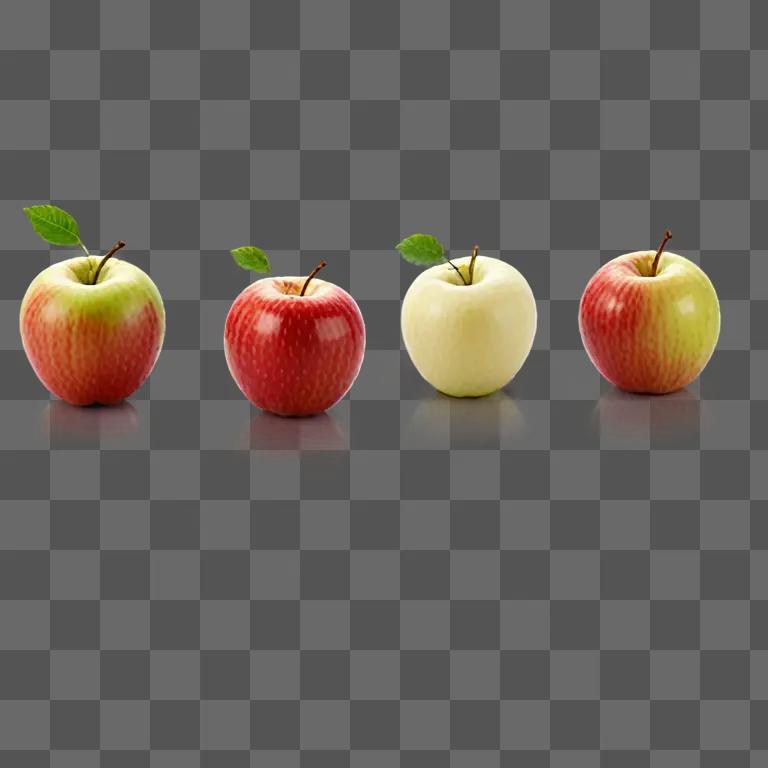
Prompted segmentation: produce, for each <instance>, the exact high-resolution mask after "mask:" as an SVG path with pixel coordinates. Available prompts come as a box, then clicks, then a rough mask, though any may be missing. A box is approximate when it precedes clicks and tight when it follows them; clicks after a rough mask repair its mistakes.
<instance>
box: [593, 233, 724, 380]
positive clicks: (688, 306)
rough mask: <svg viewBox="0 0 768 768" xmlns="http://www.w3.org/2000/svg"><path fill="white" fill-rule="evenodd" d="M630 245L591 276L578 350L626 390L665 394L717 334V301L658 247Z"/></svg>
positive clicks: (699, 275) (688, 266) (701, 358)
mask: <svg viewBox="0 0 768 768" xmlns="http://www.w3.org/2000/svg"><path fill="white" fill-rule="evenodd" d="M671 237H672V233H671V232H669V230H667V232H666V233H665V235H664V239H663V240H662V242H661V245H660V246H659V248H658V250H656V251H655V252H654V251H635V252H634V253H627V254H624V255H623V256H618V257H617V258H615V259H613V260H612V261H609V262H608V263H607V264H605V265H604V266H602V267H601V268H600V269H599V270H598V271H597V272H596V273H595V274H594V275H593V276H592V278H591V280H590V281H589V283H588V284H587V287H586V289H585V290H584V293H583V295H582V297H581V302H580V305H579V330H580V331H581V338H582V341H583V342H584V348H585V349H586V351H587V354H588V355H589V357H590V359H591V360H592V362H593V363H594V365H595V367H596V368H597V370H598V371H600V373H601V374H602V375H603V376H604V377H605V378H606V379H607V380H608V381H610V382H611V383H612V384H614V385H615V386H617V387H619V388H620V389H624V390H627V391H629V392H637V393H645V394H665V393H667V392H674V391H675V390H678V389H682V388H683V387H685V386H687V385H688V384H690V383H691V382H692V381H693V380H694V379H695V378H696V377H697V376H698V375H699V374H700V373H701V372H702V371H703V370H704V367H705V366H706V364H707V362H708V361H709V359H710V357H711V356H712V353H713V351H714V349H715V345H716V344H717V339H718V336H719V334H720V304H719V302H718V299H717V293H716V292H715V288H714V286H713V285H712V282H711V281H710V279H709V278H708V277H707V275H706V274H705V273H704V272H703V271H702V270H701V269H700V268H699V267H698V266H697V265H696V264H694V263H693V262H692V261H690V260H689V259H686V258H685V257H684V256H680V255H678V254H676V253H670V252H669V251H665V250H664V247H665V246H666V244H667V242H668V241H669V239H670V238H671Z"/></svg>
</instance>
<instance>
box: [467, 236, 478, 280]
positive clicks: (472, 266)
mask: <svg viewBox="0 0 768 768" xmlns="http://www.w3.org/2000/svg"><path fill="white" fill-rule="evenodd" d="M478 253H480V246H479V245H476V246H474V247H473V248H472V258H471V259H470V261H469V284H470V285H472V281H473V280H474V278H475V259H476V258H477V254H478Z"/></svg>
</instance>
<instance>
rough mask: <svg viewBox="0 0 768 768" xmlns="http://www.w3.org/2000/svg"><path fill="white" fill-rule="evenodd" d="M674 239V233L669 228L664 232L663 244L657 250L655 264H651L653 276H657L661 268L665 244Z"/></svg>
mask: <svg viewBox="0 0 768 768" xmlns="http://www.w3.org/2000/svg"><path fill="white" fill-rule="evenodd" d="M671 239H672V233H671V232H670V231H669V230H666V232H664V239H663V240H662V241H661V245H659V250H658V251H656V256H655V257H654V259H653V264H651V277H656V270H657V269H658V268H659V259H660V258H661V254H662V251H663V250H664V246H665V245H666V244H667V243H668V242H669V241H670V240H671Z"/></svg>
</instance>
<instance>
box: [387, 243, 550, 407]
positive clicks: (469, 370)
mask: <svg viewBox="0 0 768 768" xmlns="http://www.w3.org/2000/svg"><path fill="white" fill-rule="evenodd" d="M470 261H471V258H470V257H469V256H467V257H465V258H461V259H454V260H453V264H454V265H455V266H456V268H457V269H458V270H460V271H461V276H460V275H459V274H458V272H457V271H456V269H454V268H453V266H452V264H448V263H443V264H438V265H437V266H434V267H431V268H430V269H427V270H425V271H424V272H422V273H421V274H420V275H419V276H418V277H417V278H416V279H415V280H414V281H413V283H412V284H411V287H410V288H409V289H408V292H407V293H406V294H405V298H404V299H403V308H402V313H401V327H402V333H403V340H404V341H405V347H406V349H407V350H408V354H409V355H410V356H411V360H412V361H413V364H414V365H415V366H416V369H417V370H418V372H419V373H420V374H421V375H422V376H423V377H424V378H425V379H426V380H427V381H428V382H429V383H430V384H431V385H432V386H433V387H435V389H438V390H440V391H441V392H444V393H445V394H446V395H452V396H454V397H479V396H481V395H488V394H490V393H491V392H495V391H496V390H497V389H501V387H503V386H504V385H505V384H507V383H508V382H509V381H510V380H511V379H512V378H513V377H514V375H515V374H516V373H517V372H518V371H519V370H520V368H521V367H522V365H523V363H524V362H525V359H526V358H527V357H528V353H529V352H530V351H531V345H532V344H533V337H534V335H535V333H536V300H535V299H534V297H533V292H532V291H531V287H530V285H528V282H527V281H526V279H525V278H524V277H523V276H522V275H521V274H520V272H518V271H517V270H516V269H515V268H514V267H513V266H511V265H510V264H507V263H506V262H504V261H500V260H499V259H494V258H490V257H487V256H478V257H477V259H476V261H475V265H474V273H473V276H472V279H471V280H470V279H469V265H470ZM462 277H463V279H462ZM464 280H466V281H467V282H469V283H470V284H469V285H466V284H465V282H464Z"/></svg>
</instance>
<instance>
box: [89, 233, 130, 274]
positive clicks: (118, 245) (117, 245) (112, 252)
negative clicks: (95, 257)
mask: <svg viewBox="0 0 768 768" xmlns="http://www.w3.org/2000/svg"><path fill="white" fill-rule="evenodd" d="M121 248H125V243H124V242H123V241H122V240H118V241H117V242H116V243H115V244H114V245H113V246H112V247H111V248H110V249H109V250H108V251H107V252H106V253H105V254H104V257H103V258H102V260H101V261H100V262H99V266H98V267H96V272H95V273H94V275H93V282H91V285H96V281H97V280H98V279H99V275H100V274H101V270H102V268H103V266H104V265H105V264H106V263H107V260H108V259H111V258H112V257H113V256H114V255H115V254H116V253H117V252H118V251H119V250H120V249H121Z"/></svg>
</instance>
